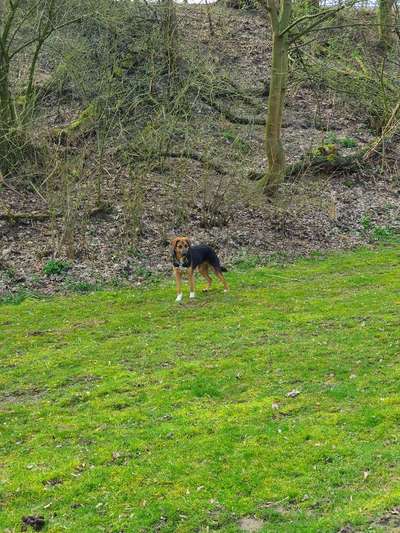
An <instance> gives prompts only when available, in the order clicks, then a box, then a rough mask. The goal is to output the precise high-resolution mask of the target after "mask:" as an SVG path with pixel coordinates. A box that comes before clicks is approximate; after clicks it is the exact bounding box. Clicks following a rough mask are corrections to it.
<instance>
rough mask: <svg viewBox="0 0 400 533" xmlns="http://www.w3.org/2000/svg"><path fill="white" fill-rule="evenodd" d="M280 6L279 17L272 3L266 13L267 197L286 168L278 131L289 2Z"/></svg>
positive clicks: (284, 86) (284, 0)
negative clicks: (268, 61)
mask: <svg viewBox="0 0 400 533" xmlns="http://www.w3.org/2000/svg"><path fill="white" fill-rule="evenodd" d="M281 2H282V3H281V8H280V13H279V16H278V10H277V6H276V4H275V2H274V1H273V2H272V5H271V6H270V8H271V9H275V12H274V13H272V12H271V10H270V15H271V22H272V30H273V42H272V70H271V83H270V91H269V97H268V113H267V126H266V130H265V144H266V152H267V160H268V168H267V171H266V174H265V176H264V179H263V190H264V192H265V194H267V195H269V196H272V195H274V194H275V193H276V191H277V189H278V187H279V185H280V184H281V183H282V181H283V179H284V177H285V165H286V160H285V151H284V149H283V145H282V138H281V130H282V116H283V108H284V105H285V96H286V90H287V80H288V52H289V38H288V32H283V30H284V29H285V28H286V27H287V26H288V24H289V21H290V15H291V0H281Z"/></svg>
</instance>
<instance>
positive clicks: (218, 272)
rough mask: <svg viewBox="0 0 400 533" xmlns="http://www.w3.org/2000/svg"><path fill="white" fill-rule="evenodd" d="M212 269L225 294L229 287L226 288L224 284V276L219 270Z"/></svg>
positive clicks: (225, 283)
mask: <svg viewBox="0 0 400 533" xmlns="http://www.w3.org/2000/svg"><path fill="white" fill-rule="evenodd" d="M213 269H214V272H215V275H216V276H217V278H218V279H219V280H220V282H221V283H222V285H223V286H224V291H225V292H226V291H227V290H228V289H229V287H228V284H227V282H226V279H225V278H224V276H223V274H222V272H221V269H220V268H218V267H213Z"/></svg>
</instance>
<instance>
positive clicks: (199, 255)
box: [171, 237, 228, 302]
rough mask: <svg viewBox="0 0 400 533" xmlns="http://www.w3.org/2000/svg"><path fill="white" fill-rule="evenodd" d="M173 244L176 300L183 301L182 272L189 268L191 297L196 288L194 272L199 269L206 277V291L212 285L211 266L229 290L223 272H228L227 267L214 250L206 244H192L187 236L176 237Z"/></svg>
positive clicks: (193, 295) (225, 288)
mask: <svg viewBox="0 0 400 533" xmlns="http://www.w3.org/2000/svg"><path fill="white" fill-rule="evenodd" d="M171 245H172V264H173V266H174V272H175V278H176V301H177V302H180V301H182V297H183V295H182V287H181V282H182V274H183V272H184V271H185V270H187V273H188V278H189V287H190V298H194V297H195V288H194V273H195V270H196V269H197V270H198V271H199V272H200V274H201V275H202V276H203V277H204V278H205V279H206V281H207V287H205V289H204V290H205V291H208V289H209V288H210V287H211V278H210V275H209V273H208V269H209V267H212V269H213V270H214V272H215V275H216V276H217V278H218V279H219V280H220V281H221V282H222V284H223V286H224V290H225V292H226V291H227V290H228V284H227V283H226V280H225V278H224V276H223V275H222V272H226V268H224V267H222V266H221V263H220V262H219V259H218V256H217V254H216V253H215V252H214V250H213V249H212V248H211V247H210V246H207V245H205V244H200V245H199V246H192V245H191V244H190V240H189V239H188V238H187V237H175V239H173V240H172V242H171Z"/></svg>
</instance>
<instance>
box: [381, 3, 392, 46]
mask: <svg viewBox="0 0 400 533" xmlns="http://www.w3.org/2000/svg"><path fill="white" fill-rule="evenodd" d="M392 10H393V0H379V39H380V43H381V46H382V47H383V48H385V49H386V48H390V46H391V45H392V41H393V13H392Z"/></svg>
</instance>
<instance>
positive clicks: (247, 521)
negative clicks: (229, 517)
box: [238, 516, 265, 533]
mask: <svg viewBox="0 0 400 533" xmlns="http://www.w3.org/2000/svg"><path fill="white" fill-rule="evenodd" d="M264 524H265V522H264V520H261V519H260V518H254V517H252V516H245V517H244V518H241V519H240V520H239V522H238V525H239V527H240V529H241V531H245V532H247V533H256V532H257V531H261V530H262V528H263V527H264Z"/></svg>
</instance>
